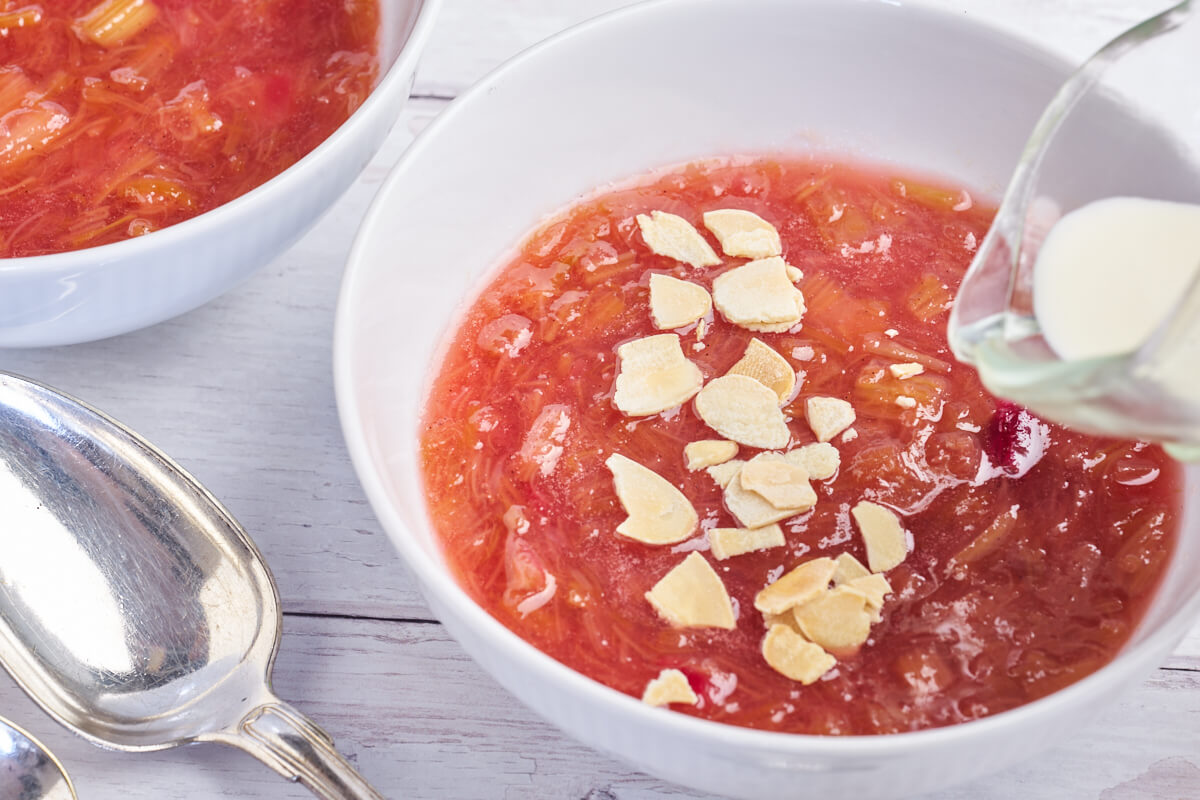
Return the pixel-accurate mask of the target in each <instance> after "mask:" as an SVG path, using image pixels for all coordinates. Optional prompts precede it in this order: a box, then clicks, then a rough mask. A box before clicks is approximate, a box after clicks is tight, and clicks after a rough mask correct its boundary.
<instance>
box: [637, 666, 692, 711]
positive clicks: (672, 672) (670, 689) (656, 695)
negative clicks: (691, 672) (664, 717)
mask: <svg viewBox="0 0 1200 800" xmlns="http://www.w3.org/2000/svg"><path fill="white" fill-rule="evenodd" d="M642 702H643V703H646V704H648V705H652V706H668V705H670V704H671V703H686V704H687V705H689V706H694V705H696V703H698V702H700V698H698V697H696V693H695V692H693V691H692V685H691V684H690V683H688V679H687V676H686V675H684V674H683V673H682V672H680V671H679V670H677V669H664V670H663V671H662V672H660V673H658V677H657V678H655V679H654V680H652V681H650V682H649V683H647V684H646V691H644V692H642Z"/></svg>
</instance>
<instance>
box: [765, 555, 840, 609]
mask: <svg viewBox="0 0 1200 800" xmlns="http://www.w3.org/2000/svg"><path fill="white" fill-rule="evenodd" d="M836 569H837V564H836V563H835V562H834V560H833V559H832V558H828V557H826V556H822V557H820V558H814V559H812V560H811V561H805V562H804V563H803V564H801V565H800V566H798V567H796V568H795V569H793V570H792V571H791V572H788V573H787V574H785V575H783V576H781V577H780V578H779V580H777V581H775V582H774V583H772V584H770V585H768V586H767V587H766V588H765V589H763V590H762V591H761V592H759V593H758V594H757V595H755V597H754V607H755V608H757V609H758V610H759V611H761V612H762V613H764V614H782V613H783V612H785V611H787V610H788V609H789V608H795V607H796V606H799V605H803V604H805V603H807V602H808V601H810V600H812V599H813V598H814V597H817V596H818V595H820V594H821V593H822V592H824V591H825V590H826V589H828V588H829V581H830V580H831V579H832V578H833V573H834V571H835V570H836Z"/></svg>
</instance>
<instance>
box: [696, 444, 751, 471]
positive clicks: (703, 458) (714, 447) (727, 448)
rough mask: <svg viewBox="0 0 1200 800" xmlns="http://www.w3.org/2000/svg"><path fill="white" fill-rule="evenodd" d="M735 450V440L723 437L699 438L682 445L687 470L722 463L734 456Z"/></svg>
mask: <svg viewBox="0 0 1200 800" xmlns="http://www.w3.org/2000/svg"><path fill="white" fill-rule="evenodd" d="M737 451H738V446H737V442H730V441H726V440H725V439H701V440H700V441H698V442H688V443H687V444H685V445H684V446H683V456H684V458H686V459H687V468H688V471H689V472H695V471H696V470H700V469H705V468H706V467H715V466H717V465H719V464H724V463H725V462H726V461H728V460H730V459H731V458H733V457H734V456H736V455H737Z"/></svg>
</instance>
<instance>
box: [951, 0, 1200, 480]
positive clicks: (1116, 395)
mask: <svg viewBox="0 0 1200 800" xmlns="http://www.w3.org/2000/svg"><path fill="white" fill-rule="evenodd" d="M1196 1H1197V2H1200V0H1196ZM1193 4H1194V0H1184V2H1179V3H1176V4H1175V5H1173V6H1171V7H1169V8H1167V9H1166V10H1165V11H1163V12H1161V13H1160V14H1158V15H1156V16H1154V17H1151V18H1150V19H1147V20H1145V21H1144V22H1141V23H1139V24H1138V25H1136V26H1134V27H1132V28H1130V29H1129V30H1127V31H1125V32H1124V33H1122V34H1121V35H1120V36H1118V37H1116V38H1115V39H1113V40H1112V41H1110V42H1109V43H1108V44H1106V45H1105V46H1104V47H1102V48H1101V49H1100V50H1099V51H1098V52H1097V53H1096V54H1095V55H1093V56H1092V57H1091V58H1090V59H1089V60H1088V61H1087V62H1086V63H1085V64H1084V65H1083V66H1082V67H1080V69H1079V70H1078V71H1077V72H1076V73H1075V74H1074V75H1073V76H1072V77H1071V78H1070V79H1069V80H1068V81H1067V82H1066V83H1065V84H1063V86H1062V88H1061V89H1060V90H1059V91H1058V93H1057V94H1056V95H1055V96H1054V98H1053V99H1052V100H1051V102H1050V104H1049V105H1048V106H1047V108H1046V110H1045V112H1044V113H1043V114H1042V117H1041V119H1040V120H1039V121H1038V123H1037V125H1036V126H1035V127H1034V130H1033V133H1032V135H1031V136H1030V138H1029V141H1028V142H1027V143H1026V145H1025V149H1024V151H1023V153H1022V155H1021V159H1020V161H1019V162H1018V164H1017V167H1016V170H1015V172H1014V174H1013V177H1012V179H1011V181H1010V183H1009V185H1008V188H1007V190H1006V192H1005V195H1004V198H1003V200H1002V202H1001V204H1000V208H999V209H998V211H997V213H996V218H995V221H994V222H993V224H992V228H991V230H990V231H989V232H988V235H987V237H985V239H984V241H983V243H982V244H981V245H980V248H979V251H978V253H977V254H976V256H975V259H974V261H973V262H972V264H971V268H970V270H968V272H967V274H966V276H965V277H964V279H963V283H962V286H961V288H960V289H959V293H958V297H957V298H956V300H955V305H954V308H953V311H952V312H951V316H950V324H949V331H948V334H949V340H950V346H951V348H952V349H953V350H954V353H955V355H956V356H957V357H958V358H959V359H960V360H961V361H964V362H966V363H969V364H973V365H975V367H976V368H977V369H978V370H979V374H980V377H981V379H982V380H983V382H984V384H985V385H986V386H987V387H988V389H989V390H990V391H992V392H993V393H995V394H998V395H1001V396H1004V397H1007V398H1010V399H1012V400H1014V401H1016V402H1018V403H1021V404H1022V405H1025V406H1028V407H1029V408H1031V409H1033V410H1034V411H1036V412H1037V413H1040V414H1042V415H1044V416H1045V417H1047V418H1049V419H1053V420H1056V421H1058V422H1061V423H1064V424H1067V425H1070V426H1072V427H1076V428H1079V429H1081V430H1086V431H1089V432H1093V433H1100V434H1108V435H1115V436H1122V437H1133V438H1143V439H1150V440H1154V441H1159V442H1163V443H1165V444H1167V445H1168V446H1169V447H1170V448H1171V450H1172V453H1173V454H1175V455H1176V456H1177V457H1185V458H1191V457H1200V391H1198V390H1197V388H1196V387H1197V383H1196V382H1187V381H1183V382H1181V381H1180V380H1179V377H1180V375H1181V374H1182V373H1181V372H1180V370H1182V369H1185V368H1186V370H1187V371H1188V372H1195V371H1196V369H1197V365H1200V276H1198V277H1197V279H1195V280H1193V282H1192V285H1191V288H1190V290H1189V292H1188V293H1186V294H1185V295H1184V296H1182V297H1181V298H1180V300H1179V303H1178V304H1177V305H1176V307H1175V310H1174V313H1173V314H1172V316H1171V317H1170V319H1168V320H1165V321H1164V323H1163V325H1162V326H1161V327H1160V329H1159V330H1158V332H1157V333H1156V335H1155V336H1154V337H1152V338H1151V340H1150V341H1149V342H1147V343H1146V344H1145V345H1143V346H1142V347H1141V348H1139V349H1138V350H1136V351H1135V352H1130V353H1122V354H1117V355H1113V356H1111V357H1106V358H1096V359H1091V360H1076V361H1071V360H1063V359H1060V358H1058V357H1057V356H1056V355H1055V353H1054V352H1053V350H1052V349H1051V348H1050V346H1049V345H1048V344H1047V343H1046V341H1045V340H1044V339H1043V338H1042V335H1041V333H1042V331H1041V327H1040V325H1039V323H1038V319H1037V315H1036V314H1035V311H1034V301H1033V293H1034V290H1033V287H1034V281H1033V267H1034V263H1035V261H1036V257H1037V253H1038V250H1039V249H1040V246H1041V243H1042V241H1043V239H1044V238H1045V236H1046V234H1047V233H1048V232H1049V230H1050V228H1051V227H1052V226H1053V224H1054V222H1055V221H1056V220H1057V219H1058V217H1059V216H1061V214H1062V213H1065V212H1066V211H1069V210H1071V209H1073V208H1078V207H1080V206H1082V205H1085V204H1087V203H1088V202H1091V201H1093V200H1098V199H1101V198H1105V197H1115V196H1133V197H1139V196H1140V197H1156V198H1161V199H1171V200H1177V201H1181V202H1191V203H1197V202H1200V94H1197V92H1196V91H1195V84H1196V81H1195V78H1194V76H1195V75H1196V74H1197V73H1200V20H1198V19H1197V18H1196V17H1195V15H1194V14H1193V13H1192V11H1193V8H1192V7H1193ZM1152 40H1153V42H1152V44H1147V43H1150V42H1151V41H1152ZM1156 103H1157V105H1156ZM1198 269H1200V265H1198ZM1137 278H1138V276H1137V275H1131V276H1130V280H1131V281H1136V280H1137ZM1064 302H1070V299H1066V300H1064Z"/></svg>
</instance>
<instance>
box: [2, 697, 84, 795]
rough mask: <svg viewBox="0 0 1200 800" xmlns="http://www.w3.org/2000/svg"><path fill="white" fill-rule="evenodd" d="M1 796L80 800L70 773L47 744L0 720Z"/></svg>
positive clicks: (6, 721) (4, 720)
mask: <svg viewBox="0 0 1200 800" xmlns="http://www.w3.org/2000/svg"><path fill="white" fill-rule="evenodd" d="M0 797H2V798H4V800H77V798H76V795H75V787H74V786H72V785H71V779H70V778H69V777H67V772H66V770H64V769H63V766H62V764H60V763H58V759H57V758H55V757H54V756H53V755H52V754H51V753H50V751H49V750H47V749H46V747H45V745H43V744H42V743H41V742H39V741H38V740H37V739H35V738H33V736H31V735H30V734H28V733H26V732H25V731H24V730H22V729H21V728H18V727H17V726H16V725H14V724H13V723H11V722H9V721H8V720H6V719H4V718H3V717H0Z"/></svg>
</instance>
